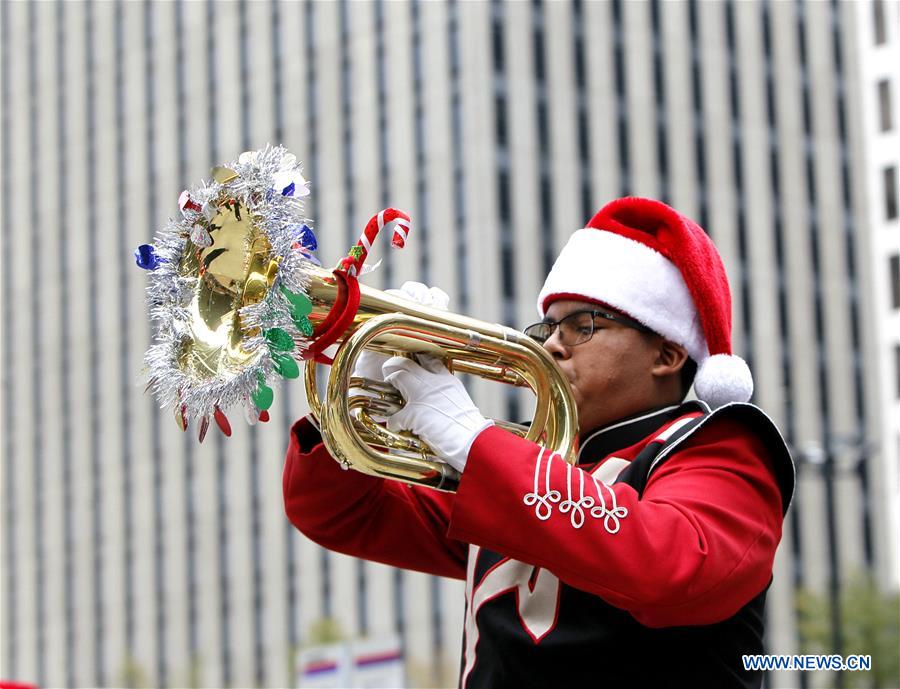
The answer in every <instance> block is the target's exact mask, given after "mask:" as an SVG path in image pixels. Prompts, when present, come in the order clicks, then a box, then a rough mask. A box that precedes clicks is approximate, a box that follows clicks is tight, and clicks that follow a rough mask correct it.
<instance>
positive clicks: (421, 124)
mask: <svg viewBox="0 0 900 689" xmlns="http://www.w3.org/2000/svg"><path fill="white" fill-rule="evenodd" d="M421 13H422V12H421V6H420V0H412V3H411V4H410V25H411V28H412V36H411V38H412V56H413V70H412V80H413V83H412V91H413V118H414V119H413V121H414V132H415V144H414V145H415V156H416V212H417V213H418V215H419V218H418V220H417V222H416V229H417V230H418V233H419V239H420V243H419V246H420V247H421V249H420V251H419V273H420V275H421V276H422V281H423V282H424V283H425V284H426V285H430V284H431V261H430V258H431V252H430V250H429V234H430V217H429V214H428V166H427V164H426V156H425V141H426V120H425V105H424V99H423V95H422V91H423V85H424V81H423V77H422V19H421ZM398 571H399V570H398ZM402 582H403V578H402V576H401V577H399V578H398V583H399V584H400V585H402ZM439 585H440V582H439V581H438V579H437V577H432V578H431V582H430V586H431V588H430V594H431V595H430V599H431V601H430V602H431V621H432V625H431V643H432V674H433V676H434V677H435V679H437V677H438V676H439V673H440V659H441V655H442V652H443V649H442V645H443V643H442V637H441V629H440V627H439V626H435V624H434V622H435V620H437V621H440V614H441V613H440V604H441V599H440V588H439ZM401 596H402V590H401V591H398V596H397V599H396V600H397V602H399V603H402V597H401ZM402 641H403V649H404V653H405V649H406V643H405V642H406V639H405V638H403V639H402Z"/></svg>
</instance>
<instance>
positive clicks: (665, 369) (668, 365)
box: [652, 338, 688, 376]
mask: <svg viewBox="0 0 900 689" xmlns="http://www.w3.org/2000/svg"><path fill="white" fill-rule="evenodd" d="M661 339H662V341H661V342H660V344H659V349H658V350H657V353H656V361H655V362H654V364H653V371H652V372H653V375H655V376H671V375H674V374H677V373H678V372H679V371H680V370H681V369H682V367H683V366H684V364H685V362H686V361H687V360H688V353H687V350H686V349H685V348H684V347H682V346H681V345H680V344H675V343H674V342H672V341H670V340H666V339H665V338H661Z"/></svg>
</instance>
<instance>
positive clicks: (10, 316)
mask: <svg viewBox="0 0 900 689" xmlns="http://www.w3.org/2000/svg"><path fill="white" fill-rule="evenodd" d="M9 43H10V38H9V3H8V2H0V93H2V96H0V110H2V115H0V117H2V127H0V140H2V142H3V147H2V160H3V172H2V174H0V178H2V180H3V204H2V206H3V224H2V226H0V237H2V247H3V248H2V252H0V254H2V255H0V261H2V265H3V296H2V300H3V323H4V325H5V326H6V327H5V328H4V338H3V371H4V372H5V374H4V376H3V433H2V435H3V465H4V466H3V469H4V472H3V481H4V487H5V490H4V500H3V505H4V507H3V511H4V515H3V525H4V534H3V543H4V557H5V561H6V562H7V563H8V565H7V566H6V567H4V568H3V578H4V582H3V583H4V588H5V592H6V597H5V605H4V608H3V628H4V632H3V639H4V651H5V656H4V658H3V667H5V668H6V672H7V674H8V676H10V677H15V676H16V675H17V674H18V667H19V663H18V661H19V658H18V655H19V647H18V635H17V634H16V631H17V630H18V628H19V602H18V601H19V591H18V588H19V587H18V584H19V580H18V569H17V567H16V563H17V562H18V561H20V559H21V558H18V557H17V556H16V554H17V551H18V538H17V531H16V512H17V511H16V505H17V501H16V489H15V483H16V473H15V464H16V463H15V454H16V452H15V447H16V444H15V443H16V423H15V415H14V414H13V409H15V406H14V402H13V400H14V399H15V389H16V385H15V378H14V375H15V372H16V369H15V357H14V356H13V354H14V351H15V350H14V348H13V345H14V341H13V338H12V337H10V336H9V333H14V332H16V319H15V315H14V312H13V304H12V301H13V299H12V295H13V291H14V290H13V279H12V274H13V273H12V266H13V254H12V227H13V219H12V218H13V214H12V201H13V193H12V184H11V182H10V177H11V176H10V170H12V160H11V158H12V156H11V154H10V142H11V140H12V116H11V115H10V102H11V100H12V99H11V97H10V92H9V72H10V62H11V58H10V50H9Z"/></svg>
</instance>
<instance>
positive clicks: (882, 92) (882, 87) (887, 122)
mask: <svg viewBox="0 0 900 689" xmlns="http://www.w3.org/2000/svg"><path fill="white" fill-rule="evenodd" d="M892 105H893V104H892V103H891V82H890V81H889V80H887V79H882V80H881V81H879V82H878V127H879V129H880V130H881V131H883V132H889V131H890V130H891V129H892V128H893V120H894V113H893V108H892Z"/></svg>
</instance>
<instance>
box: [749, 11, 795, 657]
mask: <svg viewBox="0 0 900 689" xmlns="http://www.w3.org/2000/svg"><path fill="white" fill-rule="evenodd" d="M771 1H772V0H763V2H762V4H761V6H760V9H761V12H762V37H763V54H764V56H765V67H764V71H765V80H766V121H767V125H768V149H769V150H768V154H769V184H770V189H769V192H770V194H771V195H772V232H773V240H774V246H775V265H776V272H777V275H778V325H779V330H780V331H781V383H782V387H783V390H784V407H783V410H782V414H781V418H782V422H783V423H784V428H785V437H786V440H787V442H788V445H790V446H791V447H795V446H796V443H797V419H796V411H795V401H796V400H795V396H794V367H793V361H792V359H791V341H792V333H791V318H790V312H789V307H788V286H787V274H788V266H787V250H786V248H785V228H784V195H783V192H782V188H781V161H780V153H779V152H780V149H779V141H778V117H777V100H776V90H775V65H774V62H773V54H772V47H773V43H772V13H771ZM798 468H799V467H798ZM798 473H799V472H798ZM800 498H801V496H800V494H799V492H797V493H795V495H794V503H795V504H796V503H798V501H799V499H800ZM802 515H803V510H801V509H794V510H793V511H792V514H791V520H790V521H791V547H792V549H793V550H792V552H793V559H792V562H793V563H794V564H793V567H794V585H795V586H796V587H801V586H803V585H804V583H805V580H806V577H805V572H804V566H803V563H804V557H803V548H802V530H801V529H800V521H801V518H802ZM801 674H802V673H801Z"/></svg>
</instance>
